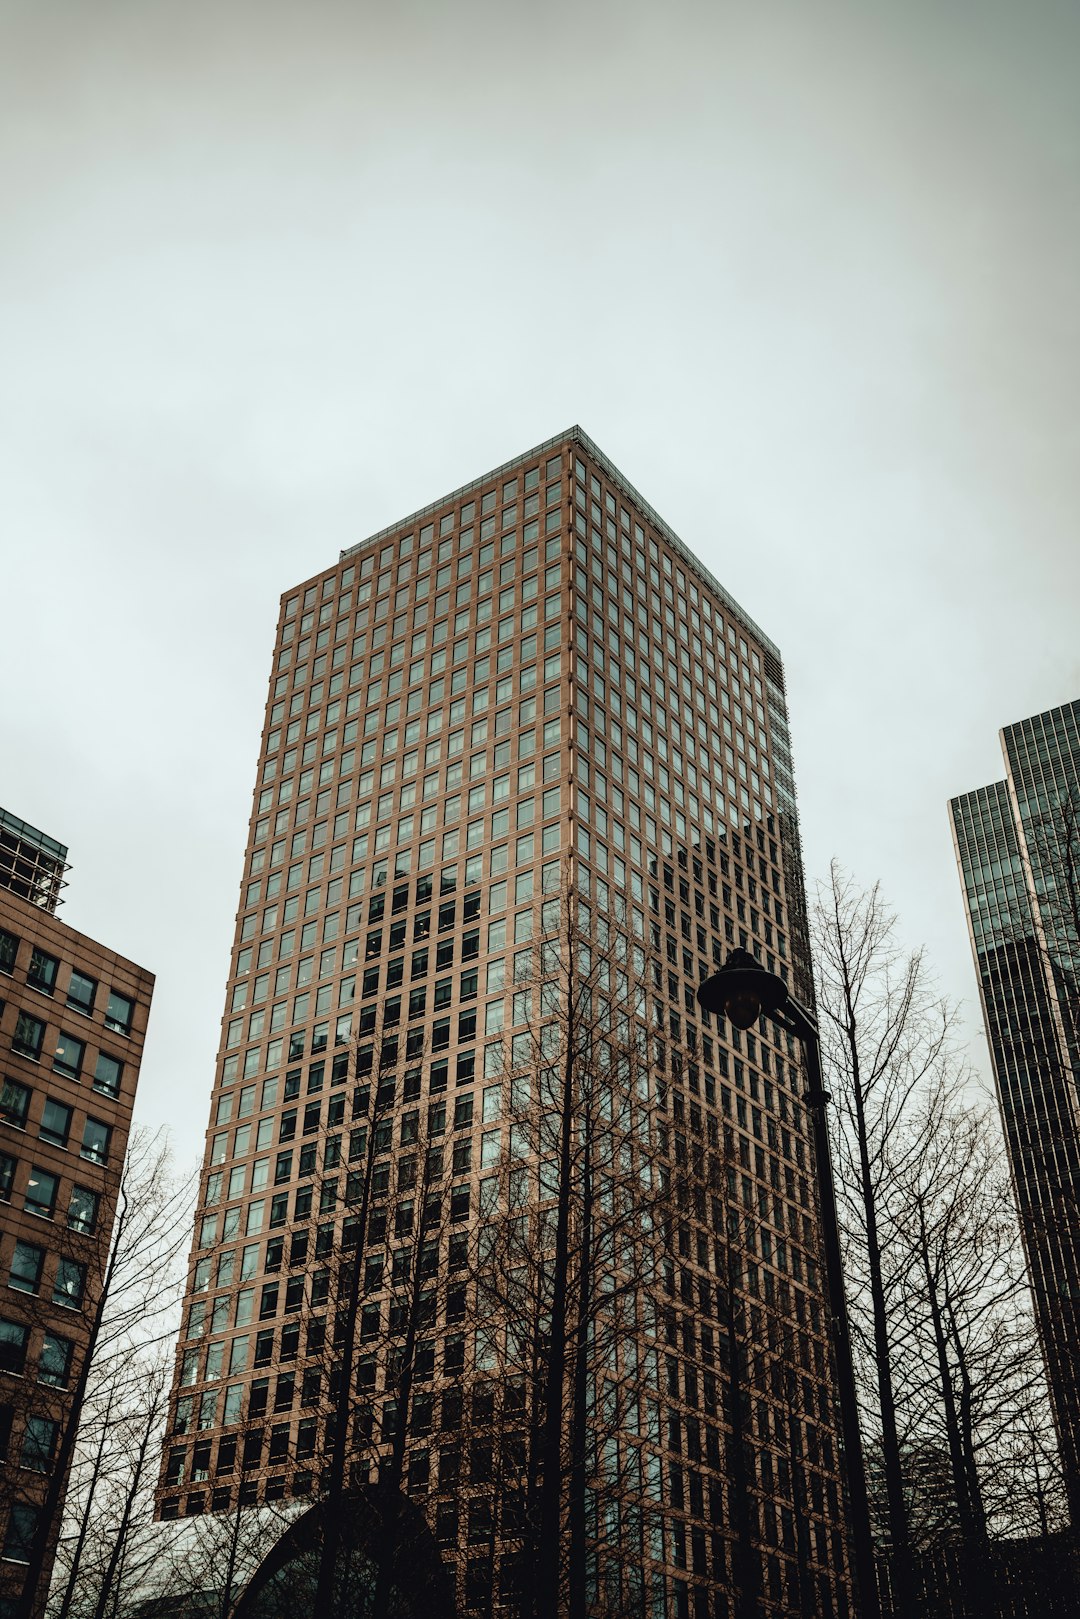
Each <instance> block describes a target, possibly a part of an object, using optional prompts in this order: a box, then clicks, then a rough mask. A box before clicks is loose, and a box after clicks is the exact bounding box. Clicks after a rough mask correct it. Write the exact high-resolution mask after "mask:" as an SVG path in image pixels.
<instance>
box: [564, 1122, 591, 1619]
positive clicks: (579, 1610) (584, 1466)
mask: <svg viewBox="0 0 1080 1619" xmlns="http://www.w3.org/2000/svg"><path fill="white" fill-rule="evenodd" d="M582 1127H583V1129H584V1131H585V1142H584V1155H583V1162H582V1185H581V1257H580V1273H579V1277H578V1301H577V1303H578V1307H577V1326H576V1331H575V1343H574V1391H573V1402H572V1406H571V1421H570V1510H569V1518H570V1546H569V1570H568V1575H569V1598H570V1600H569V1615H570V1619H585V1607H586V1578H585V1565H586V1540H587V1529H588V1526H587V1523H586V1512H585V1503H586V1492H587V1488H588V1405H589V1319H590V1305H591V1302H592V1216H593V1210H592V1200H593V1165H592V1125H591V1121H590V1120H588V1119H583V1124H582Z"/></svg>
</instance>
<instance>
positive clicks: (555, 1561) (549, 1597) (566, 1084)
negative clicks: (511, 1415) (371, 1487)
mask: <svg viewBox="0 0 1080 1619" xmlns="http://www.w3.org/2000/svg"><path fill="white" fill-rule="evenodd" d="M566 993H567V1020H568V1021H567V1030H566V1050H565V1055H564V1062H563V1083H562V1098H561V1118H560V1122H559V1201H558V1210H557V1214H556V1224H555V1259H554V1268H553V1272H552V1286H551V1339H550V1344H549V1349H548V1367H547V1377H546V1378H545V1380H544V1423H543V1429H542V1434H543V1437H542V1443H541V1457H540V1466H541V1474H540V1497H539V1510H540V1523H539V1533H538V1535H537V1547H536V1551H537V1559H536V1569H535V1583H536V1596H537V1600H536V1611H537V1615H538V1619H558V1612H559V1585H560V1577H559V1576H560V1568H561V1564H562V1557H561V1549H562V1546H561V1542H562V1469H561V1467H560V1465H559V1459H560V1453H561V1450H562V1437H563V1408H564V1404H565V1387H564V1383H565V1378H566V1335H567V1289H568V1282H569V1267H570V1201H571V1187H570V1162H571V1149H572V1145H573V1131H574V1068H575V1064H574V1055H575V1053H574V1008H573V997H574V983H573V976H572V972H569V973H568V974H567V986H566Z"/></svg>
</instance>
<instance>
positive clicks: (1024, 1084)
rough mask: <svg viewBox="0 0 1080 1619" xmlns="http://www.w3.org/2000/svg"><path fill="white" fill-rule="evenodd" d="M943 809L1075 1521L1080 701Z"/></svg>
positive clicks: (1006, 744)
mask: <svg viewBox="0 0 1080 1619" xmlns="http://www.w3.org/2000/svg"><path fill="white" fill-rule="evenodd" d="M1001 738H1002V747H1003V751H1004V755H1005V764H1006V770H1007V777H1006V779H1005V780H1004V781H1001V782H996V783H994V784H993V785H991V786H989V787H983V788H979V789H978V790H977V791H975V792H971V793H966V794H964V795H963V796H962V797H959V798H955V799H953V800H952V802H951V804H950V814H951V820H952V828H953V837H954V842H955V846H956V854H957V859H958V862H959V866H960V875H961V881H962V883H963V888H964V898H965V903H966V908H967V915H968V925H969V932H970V936H971V942H972V949H973V952H974V956H975V965H976V970H977V973H978V976H979V990H980V995H981V999H982V1006H983V1014H984V1018H985V1024H986V1031H987V1037H988V1040H989V1043H990V1052H991V1058H992V1061H993V1068H994V1077H995V1081H996V1086H997V1092H998V1100H999V1104H1000V1107H1001V1113H1002V1120H1003V1123H1004V1127H1005V1138H1006V1143H1007V1148H1008V1153H1009V1160H1010V1166H1011V1170H1012V1175H1013V1182H1014V1185H1015V1188H1016V1196H1017V1202H1018V1205H1019V1209H1020V1217H1021V1228H1022V1232H1023V1237H1024V1243H1025V1247H1026V1250H1027V1256H1028V1265H1029V1269H1030V1274H1031V1282H1032V1291H1033V1295H1034V1300H1035V1306H1036V1313H1037V1316H1038V1321H1039V1327H1040V1334H1041V1338H1042V1343H1043V1349H1044V1354H1045V1359H1046V1367H1047V1374H1048V1378H1049V1383H1050V1391H1051V1397H1052V1401H1053V1406H1054V1413H1055V1420H1056V1424H1057V1428H1058V1435H1059V1440H1060V1444H1061V1452H1062V1458H1063V1463H1064V1467H1065V1474H1066V1484H1067V1487H1068V1491H1069V1499H1070V1510H1071V1512H1072V1515H1073V1519H1074V1521H1076V1519H1077V1515H1078V1514H1080V1357H1078V1355H1077V1344H1078V1343H1080V1283H1078V1277H1080V1264H1078V1261H1080V1091H1078V1079H1080V1001H1078V990H1077V977H1076V971H1077V963H1078V959H1080V957H1078V949H1080V926H1078V925H1080V903H1078V896H1080V886H1078V884H1077V877H1078V874H1080V815H1078V811H1080V703H1070V704H1066V705H1065V706H1064V707H1062V708H1058V709H1053V710H1050V711H1048V712H1047V713H1044V714H1038V715H1035V716H1034V717H1033V718H1031V719H1027V720H1023V721H1021V722H1020V723H1019V724H1016V725H1011V726H1008V727H1006V728H1005V730H1003V731H1002V733H1001Z"/></svg>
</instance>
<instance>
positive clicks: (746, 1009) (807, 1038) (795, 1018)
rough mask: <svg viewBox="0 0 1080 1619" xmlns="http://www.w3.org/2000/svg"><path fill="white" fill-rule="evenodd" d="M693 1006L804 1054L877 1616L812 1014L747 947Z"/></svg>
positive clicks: (860, 1575) (857, 1543)
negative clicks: (780, 1033)
mask: <svg viewBox="0 0 1080 1619" xmlns="http://www.w3.org/2000/svg"><path fill="white" fill-rule="evenodd" d="M697 998H698V1002H699V1004H700V1005H701V1006H702V1007H703V1008H704V1009H705V1010H706V1011H707V1012H715V1013H716V1014H717V1016H720V1017H727V1018H728V1019H729V1020H730V1021H731V1022H732V1023H733V1024H734V1025H735V1027H736V1028H739V1029H749V1028H752V1027H753V1025H754V1024H755V1023H756V1022H757V1021H758V1018H759V1017H761V1016H762V1015H763V1014H765V1015H766V1016H768V1017H771V1018H773V1019H774V1020H775V1021H776V1022H777V1023H779V1024H780V1025H781V1026H782V1027H783V1028H785V1029H788V1030H790V1032H791V1033H792V1034H794V1035H795V1036H796V1037H797V1038H798V1039H799V1040H800V1041H801V1043H802V1048H803V1053H804V1056H805V1058H806V1074H807V1079H808V1081H809V1086H808V1089H807V1091H806V1093H805V1095H804V1097H803V1100H804V1102H805V1103H806V1106H807V1107H808V1108H809V1110H810V1122H811V1127H812V1130H813V1136H814V1158H815V1160H816V1164H817V1188H818V1214H819V1217H820V1221H821V1236H822V1246H823V1248H824V1254H825V1283H826V1289H827V1298H828V1307H829V1325H830V1328H831V1335H832V1344H833V1355H834V1357H835V1361H836V1380H837V1394H838V1397H839V1403H840V1425H841V1432H842V1434H843V1440H844V1472H845V1475H846V1482H847V1495H848V1512H849V1517H850V1523H851V1540H852V1549H853V1551H854V1553H855V1578H856V1584H857V1596H858V1604H859V1612H860V1614H861V1615H862V1619H880V1613H881V1607H880V1603H879V1601H878V1587H877V1573H876V1565H875V1560H874V1541H873V1535H872V1534H871V1530H870V1503H869V1499H868V1497H867V1489H866V1466H865V1463H864V1461H863V1449H862V1435H861V1433H860V1431H859V1406H858V1400H857V1398H856V1394H855V1368H854V1363H853V1361H852V1358H851V1328H850V1325H849V1322H848V1312H847V1299H846V1297H845V1295H844V1273H843V1266H842V1264H841V1260H840V1227H839V1222H838V1220H837V1216H836V1183H835V1181H834V1180H833V1170H832V1155H831V1153H830V1150H829V1131H828V1126H827V1125H826V1122H825V1104H826V1103H827V1102H828V1100H829V1095H828V1092H827V1091H826V1090H825V1088H824V1086H823V1084H822V1079H821V1044H820V1040H819V1038H818V1026H817V1023H816V1022H815V1020H814V1018H813V1016H812V1014H811V1013H810V1012H808V1011H807V1009H806V1007H805V1006H803V1005H802V1004H801V1003H800V1002H799V1001H797V1000H796V999H795V997H794V996H793V995H792V994H791V993H790V992H789V990H788V987H787V985H786V984H785V983H784V981H783V979H782V978H780V977H779V976H778V975H777V974H776V973H770V972H767V971H766V969H765V968H764V967H763V966H762V965H761V963H760V962H759V961H757V960H756V959H755V957H754V956H752V955H750V953H749V952H748V951H746V950H733V951H732V952H731V954H730V955H729V956H728V958H727V961H726V962H725V963H724V965H723V966H722V967H721V969H720V971H719V972H717V973H713V975H712V976H711V977H710V978H706V979H705V981H704V982H703V983H702V984H700V985H699V986H698V992H697Z"/></svg>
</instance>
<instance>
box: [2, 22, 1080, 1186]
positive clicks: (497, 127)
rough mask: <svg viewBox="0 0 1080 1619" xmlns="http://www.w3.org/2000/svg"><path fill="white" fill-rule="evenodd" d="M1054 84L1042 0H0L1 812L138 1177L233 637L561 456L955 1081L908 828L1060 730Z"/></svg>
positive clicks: (1078, 206) (942, 857)
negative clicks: (95, 1035) (882, 946)
mask: <svg viewBox="0 0 1080 1619" xmlns="http://www.w3.org/2000/svg"><path fill="white" fill-rule="evenodd" d="M1078 80H1080V10H1078V8H1077V7H1076V5H1075V3H1074V0H1062V3H1060V4H1058V3H1054V0H1028V3H1027V4H1025V5H1023V6H1018V5H1015V4H1013V3H1009V4H1002V3H999V0H964V3H958V0H877V3H874V0H863V3H855V0H798V3H796V0H774V3H769V4H761V3H756V0H755V3H751V0H733V3H725V0H711V3H708V4H704V3H701V4H696V3H693V0H666V3H663V4H661V3H659V0H654V3H652V4H648V5H646V4H641V3H639V0H620V3H618V4H605V3H596V0H578V3H577V4H576V5H569V4H564V3H562V0H530V3H528V4H525V3H514V0H501V3H494V0H491V3H483V0H457V3H454V4H450V3H448V0H444V3H443V4H421V3H418V0H399V3H398V4H387V3H383V4H381V5H376V4H369V3H361V0H354V3H352V4H345V3H340V4H335V3H331V0H305V3H303V4H300V3H299V0H295V3H291V4H283V3H280V0H278V3H275V0H258V3H257V4H256V3H250V4H249V3H247V0H232V3H230V0H213V3H202V0H141V3H135V0H129V3H117V0H98V3H96V4H94V5H87V4H85V3H84V0H70V3H62V0H26V3H21V4H20V3H16V0H0V301H2V307H0V597H2V598H3V613H2V619H3V629H2V631H0V803H3V804H4V805H5V806H7V807H9V808H11V809H12V810H14V811H15V812H16V813H18V814H21V815H23V816H25V817H26V818H27V819H29V820H31V821H33V822H36V823H37V824H38V825H40V826H42V827H44V828H45V829H46V830H47V831H49V832H50V833H52V834H53V835H54V836H56V837H59V838H61V839H63V840H65V841H66V842H68V843H69V844H70V846H71V858H72V860H73V864H74V871H73V873H72V885H71V889H70V891H69V899H68V903H67V905H66V907H65V911H64V915H65V916H66V918H67V920H68V921H70V922H71V923H72V924H74V925H75V926H77V927H80V928H83V929H85V930H86V931H87V932H89V933H91V934H94V935H95V936H97V937H99V938H102V939H103V940H105V941H106V942H107V943H109V944H111V945H112V946H114V947H115V948H117V949H119V950H121V951H123V952H124V953H126V954H128V955H131V956H134V957H135V958H136V959H137V960H138V961H140V962H143V963H145V964H146V965H147V966H149V967H150V968H151V969H153V970H154V971H156V972H157V974H158V990H157V997H156V1009H155V1012H154V1017H153V1021H152V1027H151V1041H150V1046H149V1050H148V1056H147V1061H146V1065H145V1069H144V1078H143V1082H142V1086H141V1091H140V1103H139V1111H140V1113H141V1115H142V1117H143V1118H144V1119H145V1120H146V1121H148V1122H151V1123H157V1122H160V1121H163V1120H164V1121H168V1122H170V1123H171V1124H172V1125H173V1127H174V1129H175V1132H176V1136H177V1141H178V1145H179V1147H180V1149H181V1151H182V1152H183V1153H184V1154H187V1153H189V1152H192V1151H194V1150H195V1147H196V1145H197V1144H198V1142H200V1141H201V1137H202V1132H203V1127H204V1124H205V1119H206V1097H207V1094H208V1090H209V1086H210V1082H211V1076H212V1068H213V1054H214V1051H215V1049H216V1042H217V1032H218V1020H219V1018H220V1014H221V999H222V994H221V992H222V985H223V981H224V974H225V969H226V962H227V955H228V948H229V944H230V940H231V934H232V918H233V915H234V912H235V908H236V899H237V893H238V884H239V877H240V866H241V858H242V851H243V844H244V834H245V829H246V823H247V816H248V812H249V808H250V794H251V787H252V782H253V776H254V766H255V759H256V753H257V744H258V738H259V731H260V725H261V717H262V706H263V702H264V698H265V690H266V679H267V675H268V670H269V659H270V648H271V644H272V637H273V630H274V623H275V617H276V603H277V598H278V596H279V594H280V593H281V592H282V591H283V590H285V589H286V588H288V587H289V586H290V585H292V584H294V583H296V582H298V581H299V580H300V579H302V578H304V577H306V576H307V575H309V574H311V573H314V572H315V571H317V570H318V569H320V568H322V567H325V566H326V565H328V564H329V563H331V562H332V561H334V560H335V559H336V556H337V553H338V550H339V548H340V547H341V546H343V545H347V544H352V543H354V542H355V541H357V540H359V539H362V538H363V537H364V536H365V535H366V534H368V533H371V532H372V531H374V530H376V529H378V528H379V527H381V526H382V525H383V524H385V523H389V522H391V521H393V520H394V519H395V518H397V517H399V516H403V515H405V514H406V513H407V512H409V511H410V510H412V509H413V508H414V507H416V506H418V505H421V504H423V503H424V502H426V501H428V500H429V499H433V498H435V497H436V496H438V495H440V494H441V493H443V492H444V491H446V490H448V489H450V488H452V487H454V486H456V485H457V484H459V483H462V482H464V481H466V480H468V479H469V478H471V477H473V476H476V475H479V474H480V473H482V472H484V471H485V470H486V469H487V468H489V467H491V466H494V465H496V464H497V463H498V462H500V461H502V460H504V459H506V458H507V457H509V456H511V455H514V454H516V453H517V452H519V451H520V450H523V449H525V448H526V447H527V446H529V445H530V444H533V443H535V442H537V441H539V440H541V439H544V438H546V437H548V436H550V435H551V434H552V433H554V432H556V431H558V430H560V429H561V428H563V427H564V426H566V425H568V424H569V423H570V422H573V421H580V422H581V424H582V425H583V426H584V427H585V429H586V430H587V431H588V432H589V433H590V434H591V435H592V436H593V437H594V438H595V439H596V440H597V441H598V443H599V444H600V445H601V447H602V448H603V449H605V450H606V451H607V453H608V454H609V455H610V456H612V457H613V459H614V460H615V461H616V462H617V463H618V464H619V465H620V466H621V467H622V468H623V470H624V471H625V473H626V475H627V476H628V477H629V478H630V479H631V480H632V481H633V482H634V483H635V484H636V485H637V487H638V488H639V489H641V491H642V492H643V493H644V494H645V496H646V497H647V498H648V499H649V500H650V501H651V502H652V503H653V504H654V505H655V506H656V507H657V508H658V509H659V511H661V512H662V513H663V514H664V516H665V517H666V518H667V519H668V520H669V521H670V522H671V524H672V525H673V526H674V527H675V528H676V529H677V530H678V532H679V533H680V534H681V535H682V536H683V538H684V539H685V540H686V542H687V543H688V544H689V545H690V546H691V547H692V548H693V549H694V550H695V551H697V553H698V554H699V555H700V556H701V558H702V559H703V560H704V561H705V562H706V563H707V565H708V566H709V567H710V568H711V569H712V570H713V571H714V572H715V573H716V574H717V575H718V577H719V578H720V579H721V580H723V582H724V583H725V584H726V585H727V586H728V588H729V589H730V590H731V591H732V592H733V594H734V595H735V596H736V597H737V598H738V599H739V600H740V601H741V602H742V603H743V604H744V606H745V607H746V609H747V611H748V612H749V613H751V614H752V615H753V616H754V617H755V618H756V619H757V620H758V621H759V622H760V623H761V624H762V625H763V626H764V628H765V629H766V630H767V631H768V632H769V634H770V635H771V636H772V637H773V638H774V639H775V640H776V641H777V643H778V644H779V645H780V647H781V649H782V652H783V654H784V658H785V663H786V668H787V676H788V686H789V696H790V703H791V710H792V720H793V726H794V741H795V749H796V767H797V772H798V779H799V789H800V801H801V806H802V814H803V823H804V836H805V841H806V853H807V864H808V868H809V871H810V873H811V875H813V874H816V873H821V872H823V871H824V870H825V869H826V867H827V863H828V860H829V857H830V856H831V855H832V854H834V853H835V854H837V855H838V856H840V857H841V858H842V859H843V860H844V861H845V863H846V864H848V865H849V866H850V867H852V868H853V869H854V871H855V872H856V873H857V875H858V876H859V877H860V878H862V879H865V880H867V881H869V880H872V879H873V878H875V877H878V876H880V877H881V879H882V880H883V883H884V885H885V887H886V890H887V892H888V894H889V895H890V896H891V898H892V900H893V902H894V903H895V904H896V905H897V906H898V907H899V908H900V910H901V911H902V915H903V922H904V929H905V932H906V935H907V937H908V938H909V939H910V940H911V941H912V942H918V941H923V940H925V941H926V942H927V943H928V945H929V946H930V949H931V951H932V954H933V957H934V960H935V962H936V964H937V967H938V971H939V975H940V978H941V981H942V984H943V986H944V987H945V988H946V989H947V990H949V991H950V992H952V993H954V994H956V995H958V996H963V997H964V998H965V999H966V1000H967V1002H968V1022H969V1028H970V1031H971V1036H972V1040H973V1045H974V1047H975V1049H976V1050H978V1014H977V1008H976V1006H975V1004H974V998H975V982H974V975H973V972H972V968H971V962H970V957H969V954H968V946H967V938H966V933H965V930H964V924H963V917H962V911H961V905H960V894H959V887H958V883H957V879H956V875H955V869H954V865H953V858H952V850H951V845H950V840H949V833H948V826H947V821H946V813H945V803H946V799H947V797H948V795H949V794H950V793H953V792H957V791H962V790H965V789H967V788H970V787H973V786H978V785H981V784H982V783H984V782H986V781H989V780H992V779H996V778H998V777H999V776H1000V775H1001V774H1002V771H1001V764H1000V754H999V750H998V744H997V735H996V733H997V729H998V727H999V726H1000V725H1002V724H1005V723H1007V722H1010V721H1012V720H1015V719H1018V718H1021V717H1023V716H1024V715H1027V714H1029V713H1033V712H1036V711H1037V710H1039V709H1042V708H1047V707H1051V706H1054V705H1056V704H1058V703H1061V702H1064V701H1067V700H1069V699H1071V698H1075V697H1077V696H1078V695H1080V638H1078V635H1077V618H1078V603H1080V545H1078V543H1077V535H1076V522H1075V513H1076V509H1077V494H1078V492H1080V491H1078V484H1080V453H1078V452H1080V443H1078V439H1080V433H1078V403H1080V342H1078V336H1080V334H1078V325H1080V315H1078V302H1077V288H1078V285H1080V262H1078V260H1080V251H1078V243H1080V96H1078V95H1077V92H1076V86H1077V83H1078ZM981 1062H982V1064H983V1066H984V1067H985V1058H982V1059H981Z"/></svg>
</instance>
